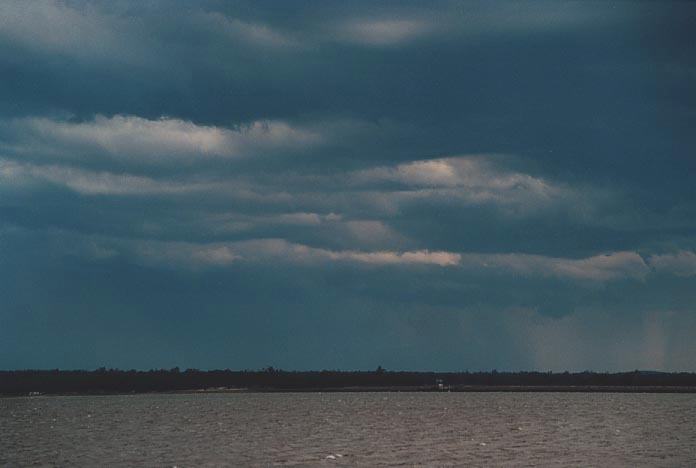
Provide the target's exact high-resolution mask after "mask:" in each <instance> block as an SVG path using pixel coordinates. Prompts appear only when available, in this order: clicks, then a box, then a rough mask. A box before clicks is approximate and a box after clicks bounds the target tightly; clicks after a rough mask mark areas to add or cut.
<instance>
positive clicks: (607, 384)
mask: <svg viewBox="0 0 696 468" xmlns="http://www.w3.org/2000/svg"><path fill="white" fill-rule="evenodd" d="M233 390H236V391H239V390H246V391H336V390H344V391H438V390H439V391H442V390H444V391H447V390H449V391H623V392H626V391H633V392H696V373H686V372H683V373H663V372H649V371H633V372H620V373H595V372H580V373H569V372H563V373H552V372H548V373H546V372H497V371H491V372H393V371H385V370H384V369H382V368H381V367H380V368H378V369H377V370H375V371H352V372H351V371H303V372H294V371H282V370H276V369H273V368H272V367H269V368H267V369H263V370H258V371H248V370H247V371H231V370H211V371H201V370H197V369H187V370H185V371H180V370H179V369H178V368H174V369H169V370H164V369H161V370H149V371H136V370H130V371H122V370H115V369H104V368H101V369H97V370H95V371H83V370H79V371H67V370H18V371H0V394H3V395H36V394H109V393H145V392H187V391H233Z"/></svg>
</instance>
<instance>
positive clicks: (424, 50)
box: [0, 0, 696, 371]
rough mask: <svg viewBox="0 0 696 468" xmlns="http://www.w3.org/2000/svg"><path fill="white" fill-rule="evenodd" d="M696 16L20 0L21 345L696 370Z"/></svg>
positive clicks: (147, 359)
mask: <svg viewBox="0 0 696 468" xmlns="http://www.w3.org/2000/svg"><path fill="white" fill-rule="evenodd" d="M695 22H696V3H693V2H691V3H688V2H687V3H678V2H652V1H650V2H638V1H635V2H630V1H622V2H613V1H601V2H568V1H552V2H542V1H534V2H504V1H494V2H490V1H481V2H476V1H465V2H457V1H451V2H449V1H435V2H424V1H418V2H409V1H403V2H389V1H385V2H361V1H351V2H345V1H324V0H321V1H320V0H297V1H293V2H281V1H257V0H255V1H249V2H246V1H198V2H190V1H183V0H182V1H164V0H161V1H158V0H153V1H147V2H142V1H127V0H126V1H118V2H107V1H103V2H96V1H89V2H86V1H62V2H58V1H41V0H39V1H35V2H34V1H32V2H26V1H13V0H9V1H3V2H1V3H0V368H2V369H21V368H61V369H91V368H97V367H101V366H105V367H115V368H125V369H130V368H138V369H149V368H170V367H174V366H178V367H180V368H182V369H184V368H200V369H215V368H231V369H258V368H262V367H266V366H273V367H276V368H282V369H296V370H304V369H346V370H347V369H375V368H376V367H377V366H382V367H384V368H386V369H389V370H396V369H408V370H448V371H458V370H470V371H473V370H490V369H498V370H541V371H547V370H555V371H563V370H575V371H582V370H595V371H620V370H633V369H645V370H648V369H650V370H666V371H696V339H694V337H696V183H694V176H695V175H696V132H694V124H695V123H696V53H694V44H696V28H694V27H693V25H694V23H695Z"/></svg>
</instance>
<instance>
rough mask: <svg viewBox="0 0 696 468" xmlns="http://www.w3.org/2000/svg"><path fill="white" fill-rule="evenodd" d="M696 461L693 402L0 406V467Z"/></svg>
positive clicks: (414, 398) (644, 398)
mask: <svg viewBox="0 0 696 468" xmlns="http://www.w3.org/2000/svg"><path fill="white" fill-rule="evenodd" d="M26 465H46V466H134V465H142V466H254V465H260V466H268V465H301V466H332V465H363V466H375V465H426V466H443V465H444V466H449V465H467V466H491V465H493V466H497V465H507V466H528V465H529V466H533V465H553V466H589V465H594V466H600V465H601V466H696V395H684V394H682V395H678V394H677V395H675V394H597V393H594V394H582V393H301V394H297V393H295V394H293V393H275V394H262V393H240V394H196V395H133V396H99V397H90V396H79V397H77V396H76V397H27V398H3V399H0V466H26Z"/></svg>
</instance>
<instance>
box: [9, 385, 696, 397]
mask: <svg viewBox="0 0 696 468" xmlns="http://www.w3.org/2000/svg"><path fill="white" fill-rule="evenodd" d="M249 393H670V394H689V393H696V386H620V385H612V386H601V385H583V386H577V385H576V386H573V385H568V386H562V385H553V386H551V385H464V386H453V387H451V388H449V389H443V390H440V389H438V388H434V387H432V386H422V387H400V386H393V387H325V388H273V387H268V388H214V389H210V388H204V389H186V390H161V391H130V392H108V391H104V392H100V391H91V392H57V393H50V392H47V393H42V392H29V393H0V398H22V397H47V396H118V395H216V394H217V395H219V394H249Z"/></svg>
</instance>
